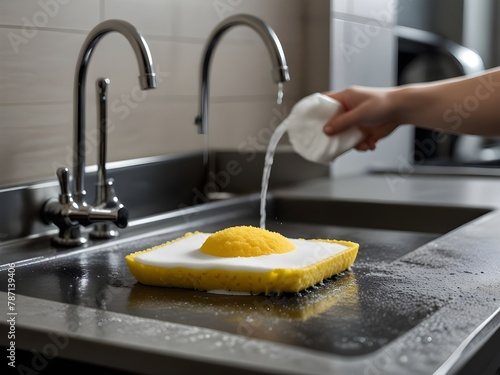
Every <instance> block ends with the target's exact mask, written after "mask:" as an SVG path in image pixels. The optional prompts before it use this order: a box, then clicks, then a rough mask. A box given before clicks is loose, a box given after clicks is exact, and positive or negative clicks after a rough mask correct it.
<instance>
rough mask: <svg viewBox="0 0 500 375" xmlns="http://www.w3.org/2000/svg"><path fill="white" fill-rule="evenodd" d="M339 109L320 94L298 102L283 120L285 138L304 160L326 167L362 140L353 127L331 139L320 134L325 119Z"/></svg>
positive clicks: (335, 101) (326, 120) (338, 105)
mask: <svg viewBox="0 0 500 375" xmlns="http://www.w3.org/2000/svg"><path fill="white" fill-rule="evenodd" d="M343 110H344V109H343V106H342V104H341V103H340V102H339V101H337V100H335V99H333V98H330V97H329V96H327V95H324V94H320V93H314V94H311V95H309V96H306V97H304V98H302V99H301V100H300V101H298V102H297V103H296V104H295V105H294V106H293V108H292V110H291V111H290V114H289V116H288V117H287V118H286V120H285V122H286V128H287V132H288V138H289V139H290V143H291V144H292V147H293V148H294V150H295V152H297V153H298V154H299V155H301V156H302V157H303V158H304V159H306V160H309V161H312V162H315V163H321V164H328V163H330V162H331V161H333V160H334V159H335V158H336V157H338V156H340V155H341V154H343V153H345V152H347V151H349V150H350V149H352V148H353V147H354V146H356V144H358V143H359V142H360V141H361V139H362V137H363V134H362V133H361V131H360V130H359V129H358V128H357V127H352V128H349V129H347V130H345V131H343V132H342V133H339V134H337V135H334V136H328V135H326V134H325V133H324V132H323V126H324V125H325V124H326V123H327V122H328V120H329V119H330V118H331V117H332V116H333V115H334V114H336V113H340V111H343Z"/></svg>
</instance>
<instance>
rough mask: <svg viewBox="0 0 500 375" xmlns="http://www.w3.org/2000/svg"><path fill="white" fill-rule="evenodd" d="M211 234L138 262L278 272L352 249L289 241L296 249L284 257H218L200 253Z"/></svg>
mask: <svg viewBox="0 0 500 375" xmlns="http://www.w3.org/2000/svg"><path fill="white" fill-rule="evenodd" d="M210 234H211V233H194V234H192V235H190V236H186V237H184V238H181V239H180V240H177V241H173V242H170V243H167V244H165V245H163V246H160V247H158V248H156V249H155V250H154V251H148V252H145V253H142V254H138V255H137V256H136V257H135V261H136V262H138V263H142V264H144V265H149V266H156V267H162V268H189V269H197V270H201V269H225V270H231V271H252V272H268V271H272V270H274V269H284V268H286V269H300V268H304V267H307V266H309V265H313V264H315V263H318V262H320V261H322V260H324V259H328V258H330V257H332V256H334V255H336V254H339V253H341V252H343V251H345V250H347V249H349V247H348V246H346V245H343V244H338V243H330V242H323V241H309V240H304V239H289V240H290V241H291V242H292V243H293V244H295V246H296V248H295V249H294V250H292V251H290V252H287V253H282V254H271V255H261V256H255V257H217V256H213V255H208V254H204V253H202V252H201V251H199V249H200V247H201V245H203V243H204V242H205V240H206V239H207V238H208V236H209V235H210Z"/></svg>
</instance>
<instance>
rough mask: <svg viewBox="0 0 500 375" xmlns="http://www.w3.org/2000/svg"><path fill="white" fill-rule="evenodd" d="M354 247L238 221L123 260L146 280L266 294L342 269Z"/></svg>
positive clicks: (318, 279) (291, 288) (292, 288)
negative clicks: (300, 237) (282, 234)
mask: <svg viewBox="0 0 500 375" xmlns="http://www.w3.org/2000/svg"><path fill="white" fill-rule="evenodd" d="M358 248H359V245H358V244H357V243H354V242H349V241H338V240H327V239H316V240H305V239H287V238H285V237H283V236H281V235H280V234H278V233H274V232H270V231H268V230H265V229H261V228H255V227H251V226H239V227H230V228H226V229H224V230H222V231H219V232H216V233H213V234H211V233H203V232H189V233H186V234H185V235H184V236H182V237H180V238H177V239H175V240H173V241H169V242H166V243H164V244H162V245H160V246H156V247H153V248H150V249H146V250H143V251H138V252H135V253H132V254H130V255H128V256H127V257H126V258H125V259H126V261H127V264H128V267H129V269H130V271H131V273H132V274H133V275H134V277H135V278H136V279H137V281H139V282H140V283H143V284H146V285H158V286H166V287H179V288H190V289H198V290H229V291H237V292H248V293H252V294H259V293H265V294H270V293H281V292H299V291H301V290H303V289H306V288H308V287H311V286H313V285H314V284H317V283H319V282H321V281H323V280H324V279H327V278H329V277H331V276H333V275H336V274H338V273H340V272H342V271H344V270H346V269H348V268H349V267H350V266H351V265H352V264H353V263H354V260H355V259H356V255H357V252H358Z"/></svg>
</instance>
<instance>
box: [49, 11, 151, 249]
mask: <svg viewBox="0 0 500 375" xmlns="http://www.w3.org/2000/svg"><path fill="white" fill-rule="evenodd" d="M110 32H118V33H120V34H122V35H123V36H124V37H125V38H126V39H127V40H128V41H129V43H130V45H131V46H132V48H133V50H134V52H135V55H136V58H137V62H138V64H139V70H140V75H139V84H140V86H141V89H143V90H146V89H153V88H155V87H156V74H155V72H154V68H153V59H152V57H151V53H150V51H149V46H148V44H147V43H146V41H145V39H144V38H143V37H142V35H141V34H140V33H139V32H138V31H137V30H136V28H135V27H134V26H132V25H131V24H130V23H128V22H126V21H123V20H107V21H104V22H101V23H100V24H98V25H97V26H96V27H94V28H93V29H92V30H91V31H90V33H89V35H88V36H87V38H86V39H85V41H84V43H83V46H82V48H81V49H80V53H79V56H78V60H77V66H76V72H75V82H74V101H73V110H74V144H73V152H74V153H75V156H74V164H73V169H74V172H73V173H74V184H73V190H72V193H71V188H70V184H71V175H70V173H69V170H68V169H67V168H60V169H59V170H58V171H57V177H58V179H59V184H60V187H61V194H60V195H59V199H58V200H57V199H51V200H49V201H47V202H46V203H45V205H44V207H43V210H42V216H43V219H44V221H46V222H47V223H54V224H56V225H57V226H58V227H59V234H58V235H57V236H56V237H54V238H53V242H54V243H55V244H56V245H60V246H79V245H82V244H84V243H85V242H86V239H85V238H84V237H82V236H81V233H80V229H81V226H88V225H91V224H93V223H100V222H112V223H114V224H115V225H116V226H117V227H119V228H125V227H126V226H127V225H128V211H127V209H126V208H125V207H124V206H123V205H122V204H118V205H116V206H115V207H112V208H95V207H91V206H89V205H88V204H87V202H86V201H85V187H84V181H85V151H86V149H85V86H86V78H87V68H88V65H89V62H90V58H91V56H92V53H93V51H94V48H95V47H96V45H97V44H98V42H99V41H100V40H101V39H102V37H103V36H104V35H106V34H108V33H110Z"/></svg>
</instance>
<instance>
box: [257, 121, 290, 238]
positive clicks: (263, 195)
mask: <svg viewBox="0 0 500 375" xmlns="http://www.w3.org/2000/svg"><path fill="white" fill-rule="evenodd" d="M287 123H288V122H287V120H286V119H285V120H284V121H283V122H282V123H281V124H279V125H278V127H277V128H276V130H275V131H274V133H273V135H272V136H271V140H270V141H269V144H268V146H267V151H266V157H265V160H264V171H263V173H262V187H261V192H260V227H261V228H262V229H266V199H267V190H268V186H269V176H270V175H271V167H272V165H273V161H274V154H275V151H276V147H277V146H278V143H279V141H280V139H281V137H283V135H284V134H285V133H286V131H287V130H288V129H287Z"/></svg>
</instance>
